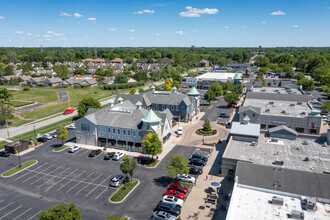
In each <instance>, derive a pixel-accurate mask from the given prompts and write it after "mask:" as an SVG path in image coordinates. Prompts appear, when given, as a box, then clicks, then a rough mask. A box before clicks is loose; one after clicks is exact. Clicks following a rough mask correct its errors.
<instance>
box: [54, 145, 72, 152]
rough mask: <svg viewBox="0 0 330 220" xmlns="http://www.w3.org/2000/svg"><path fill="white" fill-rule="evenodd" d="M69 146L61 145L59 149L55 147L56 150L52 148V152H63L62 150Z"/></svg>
mask: <svg viewBox="0 0 330 220" xmlns="http://www.w3.org/2000/svg"><path fill="white" fill-rule="evenodd" d="M68 147H69V146H68V145H62V146H60V147H56V148H54V151H55V152H56V151H61V150H64V149H66V148H68Z"/></svg>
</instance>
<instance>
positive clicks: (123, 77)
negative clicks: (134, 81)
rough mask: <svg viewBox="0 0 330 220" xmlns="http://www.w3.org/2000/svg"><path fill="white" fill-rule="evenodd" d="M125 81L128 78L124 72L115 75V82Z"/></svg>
mask: <svg viewBox="0 0 330 220" xmlns="http://www.w3.org/2000/svg"><path fill="white" fill-rule="evenodd" d="M127 81H128V78H127V76H126V75H125V74H118V75H117V76H116V77H115V82H116V83H127Z"/></svg>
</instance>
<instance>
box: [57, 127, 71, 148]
mask: <svg viewBox="0 0 330 220" xmlns="http://www.w3.org/2000/svg"><path fill="white" fill-rule="evenodd" d="M68 136H69V132H68V130H67V129H66V127H64V126H60V127H59V128H58V137H59V138H60V139H61V140H62V146H63V144H64V140H65V139H67V138H68Z"/></svg>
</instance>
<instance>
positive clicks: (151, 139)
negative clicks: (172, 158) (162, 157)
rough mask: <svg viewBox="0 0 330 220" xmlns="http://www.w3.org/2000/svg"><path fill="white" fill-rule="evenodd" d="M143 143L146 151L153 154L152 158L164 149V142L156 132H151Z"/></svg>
mask: <svg viewBox="0 0 330 220" xmlns="http://www.w3.org/2000/svg"><path fill="white" fill-rule="evenodd" d="M143 144H144V151H145V152H146V153H147V154H150V155H151V157H152V160H153V159H154V156H156V155H157V154H160V153H162V151H163V146H162V142H161V141H160V140H159V138H158V135H157V134H156V133H149V134H148V135H147V137H146V140H144V141H143Z"/></svg>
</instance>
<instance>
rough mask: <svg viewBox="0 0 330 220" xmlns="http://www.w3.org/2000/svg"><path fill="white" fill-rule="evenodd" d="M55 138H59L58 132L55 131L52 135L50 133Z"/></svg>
mask: <svg viewBox="0 0 330 220" xmlns="http://www.w3.org/2000/svg"><path fill="white" fill-rule="evenodd" d="M49 134H50V135H51V136H52V137H53V138H57V137H58V133H57V131H54V132H52V133H49Z"/></svg>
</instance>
